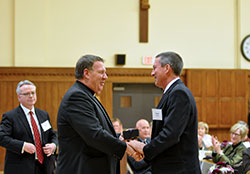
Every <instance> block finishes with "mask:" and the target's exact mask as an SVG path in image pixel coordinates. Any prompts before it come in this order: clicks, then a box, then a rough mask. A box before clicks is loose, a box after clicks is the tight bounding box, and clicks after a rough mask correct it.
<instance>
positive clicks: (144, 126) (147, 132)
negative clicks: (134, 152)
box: [128, 119, 152, 174]
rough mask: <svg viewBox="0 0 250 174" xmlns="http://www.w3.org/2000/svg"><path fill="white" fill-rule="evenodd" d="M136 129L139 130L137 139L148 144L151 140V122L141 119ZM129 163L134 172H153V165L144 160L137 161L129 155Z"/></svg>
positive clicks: (143, 173) (135, 173)
mask: <svg viewBox="0 0 250 174" xmlns="http://www.w3.org/2000/svg"><path fill="white" fill-rule="evenodd" d="M136 129H138V130H139V137H138V138H137V141H139V142H142V143H144V144H148V143H150V141H151V138H150V136H151V128H150V126H149V122H148V121H147V120H145V119H140V120H138V121H137V122H136ZM128 163H129V166H130V167H131V169H132V170H133V173H134V174H152V171H151V165H150V163H147V162H145V161H144V159H142V160H140V161H136V160H135V159H134V158H133V157H131V156H128Z"/></svg>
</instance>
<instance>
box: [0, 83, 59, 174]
mask: <svg viewBox="0 0 250 174" xmlns="http://www.w3.org/2000/svg"><path fill="white" fill-rule="evenodd" d="M16 93H17V97H18V100H19V102H20V105H19V106H18V107H17V108H15V109H13V110H11V111H9V112H7V113H4V114H3V117H2V122H1V125H0V145H1V146H3V147H5V148H6V156H5V165H4V173H5V174H16V173H18V174H50V173H52V170H53V168H52V167H53V165H51V164H52V163H53V162H51V160H52V159H50V158H52V157H51V156H52V154H53V153H54V152H55V150H56V146H57V138H56V134H55V132H54V131H53V129H52V126H51V124H50V121H49V115H48V113H47V112H46V111H43V110H40V109H38V108H35V107H34V105H35V103H36V101H37V97H36V86H35V85H34V84H33V83H32V82H30V81H28V80H24V81H20V82H19V83H18V85H17V88H16Z"/></svg>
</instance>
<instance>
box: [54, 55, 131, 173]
mask: <svg viewBox="0 0 250 174" xmlns="http://www.w3.org/2000/svg"><path fill="white" fill-rule="evenodd" d="M75 77H76V79H77V81H76V82H75V84H74V85H73V86H72V87H71V88H70V89H69V90H68V91H67V92H66V94H65V95H64V97H63V99H62V102H61V105H60V108H59V111H58V117H57V128H58V140H59V156H58V166H57V174H69V173H74V174H83V173H84V174H100V173H101V174H118V173H120V166H119V164H120V159H121V158H122V157H123V155H124V153H125V151H126V149H127V152H128V154H130V155H131V154H133V153H134V151H133V149H132V148H131V147H129V146H127V144H126V143H125V142H123V141H121V140H119V138H118V137H117V136H116V132H115V130H114V128H113V125H112V122H111V120H110V118H109V116H108V114H107V112H106V111H105V109H104V107H103V106H102V104H101V103H100V102H99V100H98V99H97V98H96V97H95V94H100V92H101V90H102V89H103V86H104V83H105V80H106V79H107V78H108V77H107V74H106V69H105V67H104V64H103V59H102V58H100V57H98V56H93V55H85V56H83V57H81V58H80V59H79V60H78V62H77V64H76V68H75Z"/></svg>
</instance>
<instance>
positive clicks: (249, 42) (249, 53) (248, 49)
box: [241, 35, 250, 61]
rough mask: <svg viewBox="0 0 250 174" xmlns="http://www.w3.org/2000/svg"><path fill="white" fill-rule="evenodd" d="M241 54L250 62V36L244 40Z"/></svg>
mask: <svg viewBox="0 0 250 174" xmlns="http://www.w3.org/2000/svg"><path fill="white" fill-rule="evenodd" d="M241 53H242V55H243V57H244V58H245V59H246V60H248V61H250V35H247V36H246V37H245V38H244V39H243V40H242V43H241Z"/></svg>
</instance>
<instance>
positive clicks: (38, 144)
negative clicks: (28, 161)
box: [30, 111, 44, 164]
mask: <svg viewBox="0 0 250 174" xmlns="http://www.w3.org/2000/svg"><path fill="white" fill-rule="evenodd" d="M30 120H31V125H32V129H33V133H34V139H35V144H36V155H37V159H38V161H39V163H41V164H42V163H43V158H44V157H43V151H42V145H41V138H40V134H39V131H38V127H37V124H36V121H35V120H34V117H33V112H32V111H30Z"/></svg>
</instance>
